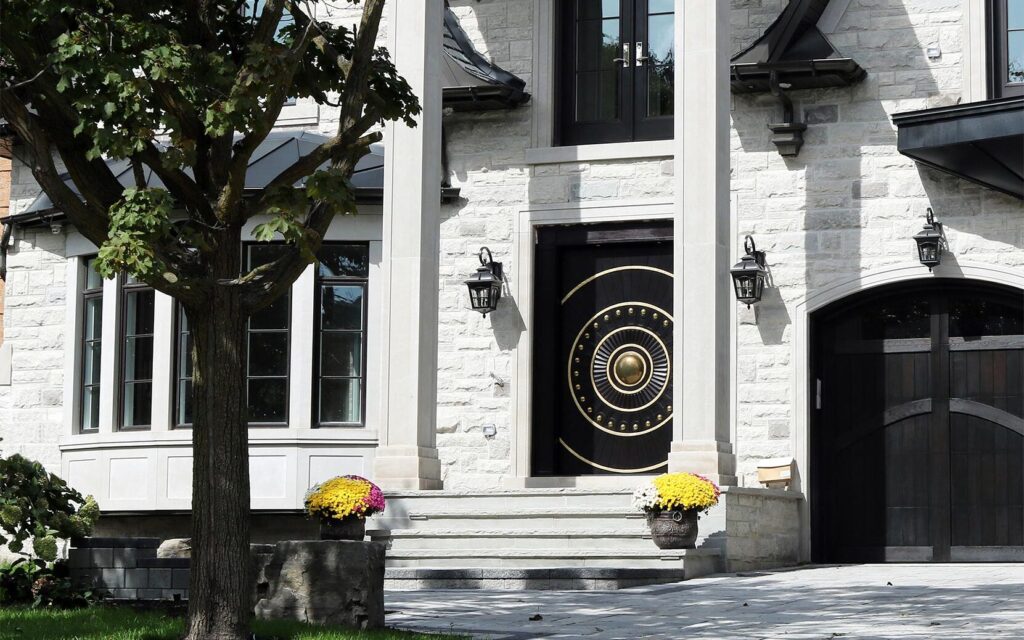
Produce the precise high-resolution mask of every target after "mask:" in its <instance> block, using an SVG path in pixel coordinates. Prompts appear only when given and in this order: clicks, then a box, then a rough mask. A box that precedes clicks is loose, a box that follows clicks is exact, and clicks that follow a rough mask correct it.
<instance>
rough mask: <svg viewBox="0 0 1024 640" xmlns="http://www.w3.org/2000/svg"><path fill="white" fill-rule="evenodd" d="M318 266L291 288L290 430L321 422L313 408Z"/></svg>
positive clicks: (306, 272) (300, 277) (309, 267)
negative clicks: (315, 288)
mask: <svg viewBox="0 0 1024 640" xmlns="http://www.w3.org/2000/svg"><path fill="white" fill-rule="evenodd" d="M316 268H317V267H316V265H315V264H311V265H309V266H308V267H306V270H305V271H303V272H302V275H300V276H299V277H298V278H297V279H296V280H295V283H294V284H293V285H292V294H291V302H292V322H291V332H290V333H291V335H290V336H289V339H290V340H291V345H290V349H289V353H290V354H291V358H290V359H291V365H290V367H289V371H290V376H289V380H288V395H289V401H288V427H289V428H291V429H309V428H310V427H312V426H315V425H316V423H317V422H318V421H319V411H318V410H317V408H316V407H314V406H313V384H314V380H313V373H314V372H313V367H314V366H315V363H318V362H320V358H319V354H316V353H313V344H314V343H315V342H316V339H315V336H314V335H313V334H314V331H315V325H316V313H317V312H318V309H317V308H316V294H317V292H316V291H315V290H314V287H315V285H316Z"/></svg>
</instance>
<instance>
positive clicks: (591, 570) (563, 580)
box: [384, 549, 721, 590]
mask: <svg viewBox="0 0 1024 640" xmlns="http://www.w3.org/2000/svg"><path fill="white" fill-rule="evenodd" d="M658 553H662V554H665V553H666V552H663V551H660V550H659V552H658ZM627 555H629V556H632V557H631V558H629V559H625V558H621V556H620V559H619V560H618V561H616V560H615V559H611V558H600V557H599V556H597V555H592V556H590V557H588V558H582V557H580V554H574V555H573V557H572V558H568V557H565V556H558V555H557V554H553V553H547V554H543V555H541V554H536V555H535V556H534V557H533V558H528V557H527V556H525V555H521V556H519V557H518V558H506V560H514V561H515V562H520V563H521V562H525V561H527V560H535V561H536V562H537V563H536V564H518V565H513V564H508V565H502V566H491V565H487V566H485V565H481V564H479V562H478V563H477V566H475V567H474V566H455V565H454V564H453V563H452V558H451V557H448V558H433V560H434V562H435V564H433V565H431V564H429V563H427V558H422V562H423V563H424V564H417V565H413V564H410V565H406V566H390V563H389V566H388V568H387V569H386V571H385V574H384V587H385V588H386V589H394V590H411V589H564V590H590V589H623V588H627V587H635V586H641V585H648V584H664V583H668V582H679V581H681V580H687V579H690V578H697V577H700V576H704V575H708V574H710V573H715V572H717V571H720V570H721V566H720V565H721V558H720V552H719V551H718V550H717V549H686V550H682V551H676V552H672V554H671V555H670V556H669V555H666V556H665V560H662V561H660V564H659V563H658V562H659V561H658V560H657V559H656V558H655V556H656V555H657V554H656V553H655V554H642V555H641V556H639V557H638V555H637V554H627ZM652 558H653V559H654V563H651V564H643V562H650V561H651V560H652ZM623 560H624V562H623ZM638 560H640V561H641V562H639V563H638V562H637V561H638ZM584 561H586V562H589V564H583V562H584ZM545 563H546V564H545ZM441 567H443V568H441Z"/></svg>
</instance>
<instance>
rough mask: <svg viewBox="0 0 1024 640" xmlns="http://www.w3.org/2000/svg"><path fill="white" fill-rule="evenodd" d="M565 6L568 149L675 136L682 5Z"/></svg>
mask: <svg viewBox="0 0 1024 640" xmlns="http://www.w3.org/2000/svg"><path fill="white" fill-rule="evenodd" d="M558 7H559V15H558V18H559V26H558V30H557V33H558V34H559V37H558V41H559V43H560V44H559V53H560V60H559V62H558V69H559V72H558V76H559V82H558V83H557V86H558V96H557V98H558V104H559V106H558V113H559V117H558V123H557V126H556V132H557V136H558V139H559V141H560V143H561V144H563V145H575V144H592V143H602V142H625V141H631V140H661V139H666V138H671V137H672V131H673V126H672V116H673V97H674V89H673V78H674V73H675V27H674V25H675V14H674V12H675V2H674V0H564V1H563V2H559V3H558Z"/></svg>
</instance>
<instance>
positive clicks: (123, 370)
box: [117, 274, 156, 431]
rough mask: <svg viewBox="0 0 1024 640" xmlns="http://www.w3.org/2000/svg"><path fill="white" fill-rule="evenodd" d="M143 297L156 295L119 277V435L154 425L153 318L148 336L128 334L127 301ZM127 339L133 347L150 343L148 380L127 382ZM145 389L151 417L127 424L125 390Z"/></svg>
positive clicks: (138, 379) (144, 334) (123, 277)
mask: <svg viewBox="0 0 1024 640" xmlns="http://www.w3.org/2000/svg"><path fill="white" fill-rule="evenodd" d="M146 293H150V294H152V295H154V296H155V293H154V290H153V288H152V287H150V286H148V285H146V284H145V283H141V282H134V283H129V282H128V281H127V276H126V275H123V274H122V276H121V287H120V296H119V303H120V307H121V313H120V314H119V325H118V332H117V334H118V343H119V344H120V346H121V348H122V353H121V357H120V361H121V362H120V367H119V372H120V376H119V382H120V384H119V385H118V391H119V393H118V425H119V428H120V430H122V431H141V430H147V429H149V428H150V427H151V426H152V422H153V419H152V408H153V349H154V348H155V346H156V343H155V335H154V333H153V330H154V329H155V327H153V326H152V325H153V321H154V318H151V319H150V325H151V328H150V332H149V333H132V334H129V333H128V297H129V296H131V295H134V296H137V297H138V296H140V295H144V294H146ZM153 311H154V316H155V297H154V310H153ZM129 339H134V340H135V341H136V343H138V342H139V339H142V340H145V339H149V341H150V353H149V367H148V368H149V373H148V376H149V377H148V378H147V377H140V376H138V375H136V376H134V377H132V378H131V379H129V377H128V364H129V363H128V354H129V350H128V341H129ZM135 355H136V357H137V356H138V350H136V351H135ZM135 368H136V370H138V368H139V363H138V362H136V363H135ZM147 385H148V387H149V406H150V415H149V416H148V418H147V420H146V421H145V423H142V424H128V416H127V414H126V411H127V408H128V407H127V399H128V387H129V386H133V387H135V388H136V389H144V388H145V387H146V386H147ZM143 393H145V392H144V391H143Z"/></svg>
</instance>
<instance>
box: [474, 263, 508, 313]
mask: <svg viewBox="0 0 1024 640" xmlns="http://www.w3.org/2000/svg"><path fill="white" fill-rule="evenodd" d="M485 253H486V254H487V256H486V257H485V256H484V254H485ZM478 257H479V258H480V266H479V267H478V268H477V270H476V273H474V274H473V276H472V277H471V278H470V279H469V280H466V286H467V287H469V304H470V305H472V307H473V310H474V311H479V312H480V313H482V314H484V316H486V315H487V314H488V313H490V312H492V311H494V310H495V309H497V308H498V300H500V299H501V285H502V283H503V282H505V276H504V274H503V272H502V269H501V263H500V262H495V261H494V257H493V256H492V255H491V250H490V249H488V248H487V247H481V249H480V253H479V254H478Z"/></svg>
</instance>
